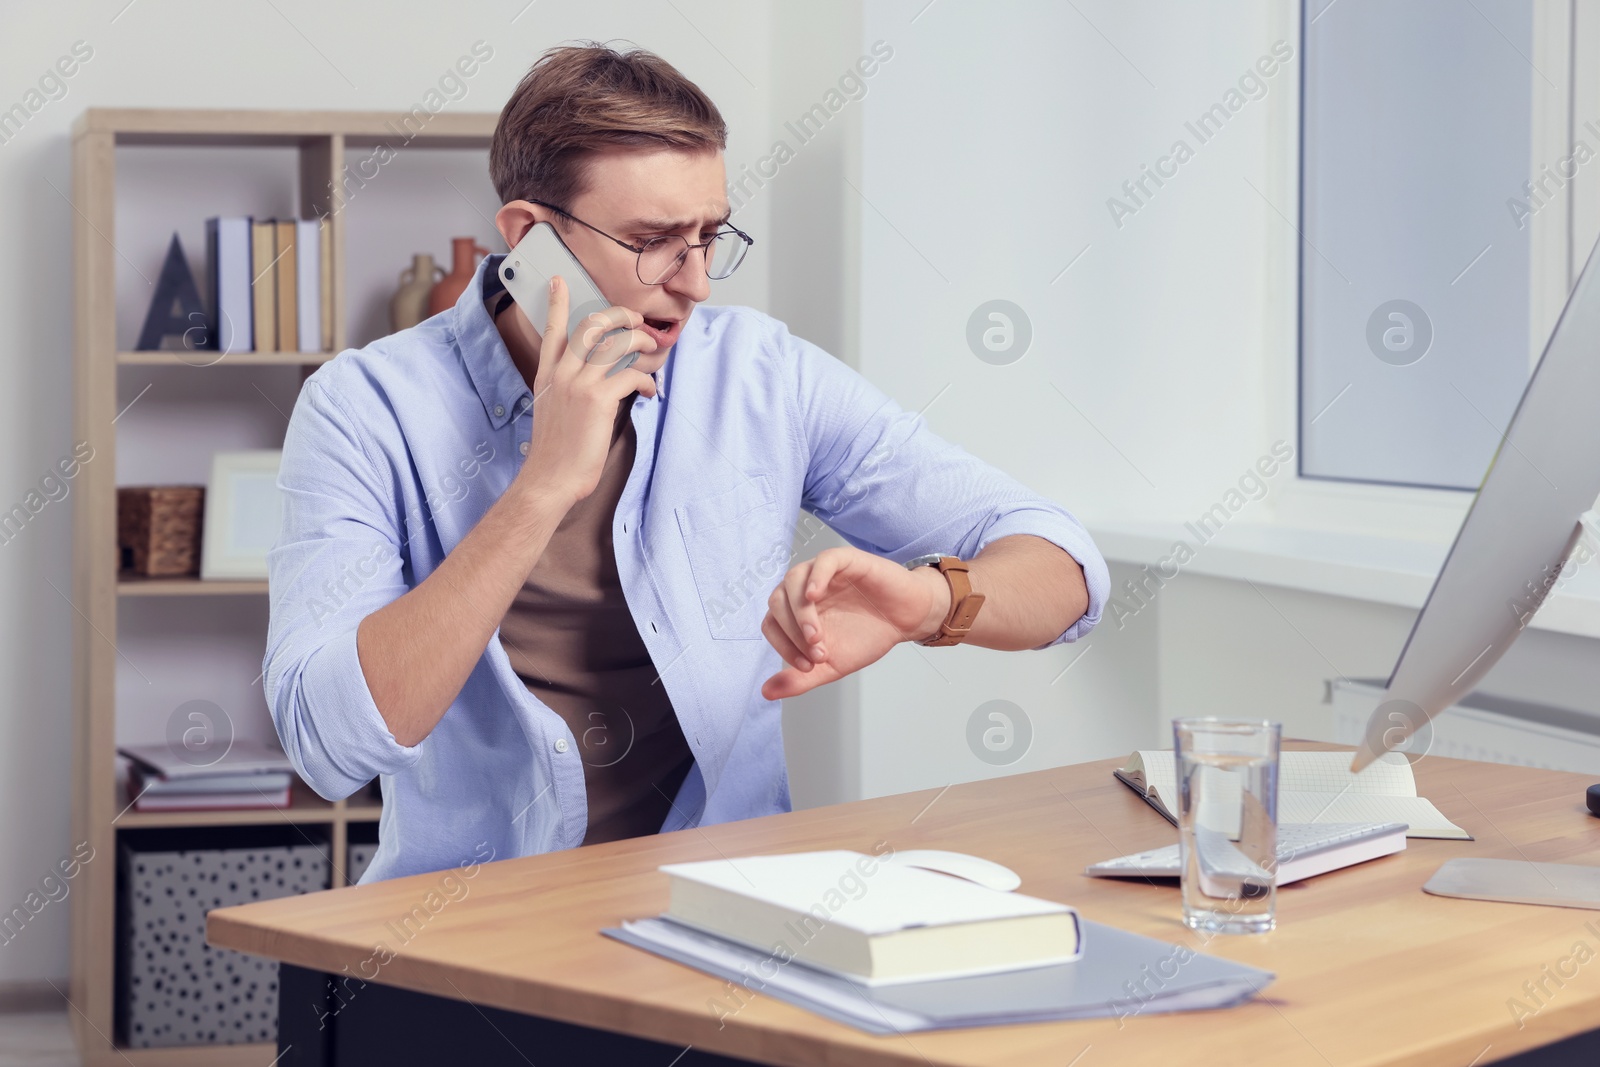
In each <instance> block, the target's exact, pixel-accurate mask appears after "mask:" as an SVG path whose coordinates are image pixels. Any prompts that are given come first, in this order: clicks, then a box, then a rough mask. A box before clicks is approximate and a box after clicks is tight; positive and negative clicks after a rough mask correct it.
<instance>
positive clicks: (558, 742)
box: [556, 737, 567, 752]
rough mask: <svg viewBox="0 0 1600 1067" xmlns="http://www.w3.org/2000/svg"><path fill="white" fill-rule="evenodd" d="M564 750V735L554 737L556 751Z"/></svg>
mask: <svg viewBox="0 0 1600 1067" xmlns="http://www.w3.org/2000/svg"><path fill="white" fill-rule="evenodd" d="M566 750H567V739H566V738H565V737H558V738H556V751H557V752H565V751H566Z"/></svg>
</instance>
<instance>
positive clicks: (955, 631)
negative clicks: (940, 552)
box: [917, 556, 983, 648]
mask: <svg viewBox="0 0 1600 1067" xmlns="http://www.w3.org/2000/svg"><path fill="white" fill-rule="evenodd" d="M939 573H941V574H943V575H944V579H945V581H947V582H949V583H950V612H949V614H948V615H946V616H945V619H944V622H943V623H941V624H940V626H939V632H938V633H936V634H934V635H933V636H932V637H930V638H928V639H927V640H925V641H919V642H917V643H918V644H920V645H924V646H926V647H928V648H943V647H945V646H947V645H959V644H960V643H961V642H962V641H963V640H964V639H965V638H966V636H967V634H968V633H969V632H971V630H972V623H973V620H974V619H976V618H977V617H978V609H979V608H981V607H983V594H982V593H974V592H973V591H972V579H971V578H970V577H969V576H968V574H967V561H966V560H964V559H958V558H957V557H955V556H940V557H939Z"/></svg>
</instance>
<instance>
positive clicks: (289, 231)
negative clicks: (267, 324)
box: [272, 219, 300, 352]
mask: <svg viewBox="0 0 1600 1067" xmlns="http://www.w3.org/2000/svg"><path fill="white" fill-rule="evenodd" d="M273 227H274V231H275V233H276V236H277V242H278V257H277V261H276V262H275V263H274V264H273V265H272V269H273V271H274V272H275V273H276V274H277V276H278V284H277V289H278V351H279V352H293V351H294V350H295V349H296V348H297V347H298V346H299V344H300V332H299V321H298V318H297V315H296V313H297V311H298V309H299V301H300V286H299V273H298V271H297V269H296V268H298V266H299V263H300V261H299V260H298V259H297V258H296V257H295V250H294V244H295V230H296V226H295V220H294V219H274V220H273Z"/></svg>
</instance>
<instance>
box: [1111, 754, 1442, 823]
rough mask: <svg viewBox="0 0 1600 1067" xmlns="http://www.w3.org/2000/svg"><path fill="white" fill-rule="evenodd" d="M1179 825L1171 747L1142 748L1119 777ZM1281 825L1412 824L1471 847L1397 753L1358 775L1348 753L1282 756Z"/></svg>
mask: <svg viewBox="0 0 1600 1067" xmlns="http://www.w3.org/2000/svg"><path fill="white" fill-rule="evenodd" d="M1111 773H1112V774H1114V775H1116V777H1117V779H1118V780H1119V781H1120V782H1122V784H1124V785H1126V786H1127V787H1128V788H1129V789H1132V790H1133V791H1134V792H1135V793H1137V794H1138V795H1139V796H1140V797H1142V798H1143V799H1144V801H1145V803H1147V804H1149V805H1150V806H1151V807H1152V808H1155V809H1156V811H1158V812H1160V813H1161V814H1162V816H1163V817H1165V818H1166V820H1167V821H1168V822H1170V823H1172V824H1173V825H1177V822H1178V773H1177V767H1176V765H1175V763H1174V761H1173V754H1172V750H1171V749H1154V750H1152V749H1141V750H1139V751H1138V752H1135V753H1133V755H1131V756H1129V757H1128V761H1127V763H1126V764H1124V765H1123V766H1122V767H1119V768H1117V769H1116V770H1114V771H1112V772H1111ZM1278 822H1279V823H1280V824H1284V823H1390V822H1399V823H1405V824H1406V826H1407V827H1408V829H1407V830H1406V836H1407V837H1434V838H1444V839H1448V840H1455V841H1471V840H1472V835H1471V834H1469V833H1467V832H1466V831H1465V830H1463V829H1462V828H1461V827H1459V826H1457V825H1456V824H1455V823H1453V822H1451V821H1450V820H1449V819H1447V818H1446V817H1445V815H1444V813H1443V812H1442V811H1440V810H1439V809H1438V808H1436V807H1434V805H1433V802H1432V801H1430V800H1428V799H1427V798H1426V797H1421V796H1418V795H1417V780H1416V777H1415V776H1414V775H1413V774H1412V773H1411V763H1410V762H1409V761H1408V760H1407V759H1406V758H1405V755H1404V754H1403V753H1399V752H1390V753H1388V754H1387V755H1385V756H1383V757H1382V758H1381V759H1379V760H1377V761H1375V762H1374V763H1373V764H1372V765H1371V766H1369V767H1367V768H1366V769H1365V770H1363V771H1361V772H1360V773H1359V774H1353V773H1351V771H1350V753H1348V752H1284V753H1281V754H1280V755H1279V756H1278Z"/></svg>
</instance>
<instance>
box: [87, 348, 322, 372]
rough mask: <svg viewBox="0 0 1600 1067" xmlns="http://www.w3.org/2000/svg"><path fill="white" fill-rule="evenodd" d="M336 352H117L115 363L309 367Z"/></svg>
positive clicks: (201, 366)
mask: <svg viewBox="0 0 1600 1067" xmlns="http://www.w3.org/2000/svg"><path fill="white" fill-rule="evenodd" d="M337 354H338V353H336V352H201V351H190V352H118V353H117V363H119V364H120V365H122V366H132V367H195V368H197V369H202V370H203V369H205V368H207V367H310V366H317V365H318V364H322V363H326V362H327V361H328V360H330V359H332V358H333V357H334V356H335V355H337Z"/></svg>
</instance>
